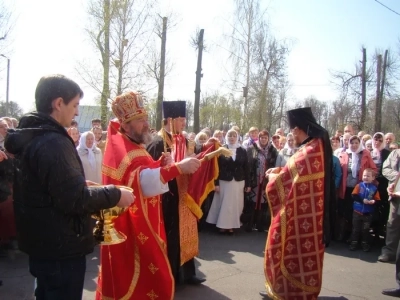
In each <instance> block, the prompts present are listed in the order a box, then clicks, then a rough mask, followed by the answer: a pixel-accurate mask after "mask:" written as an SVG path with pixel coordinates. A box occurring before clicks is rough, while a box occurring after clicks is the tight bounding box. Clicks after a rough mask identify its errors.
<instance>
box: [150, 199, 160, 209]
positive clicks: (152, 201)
mask: <svg viewBox="0 0 400 300" xmlns="http://www.w3.org/2000/svg"><path fill="white" fill-rule="evenodd" d="M149 202H150V204H151V205H153V207H155V206H156V204H157V202H158V200H157V198H156V197H152V198H151V199H150V201H149Z"/></svg>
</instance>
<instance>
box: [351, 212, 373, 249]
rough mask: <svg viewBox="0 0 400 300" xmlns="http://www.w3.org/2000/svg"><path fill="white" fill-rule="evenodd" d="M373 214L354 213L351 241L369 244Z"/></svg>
mask: <svg viewBox="0 0 400 300" xmlns="http://www.w3.org/2000/svg"><path fill="white" fill-rule="evenodd" d="M371 221H372V214H364V215H362V214H359V213H356V212H353V230H352V232H351V241H352V242H353V241H354V242H358V241H359V240H360V237H361V240H362V242H364V243H367V244H368V243H369V238H370V234H369V228H370V226H371Z"/></svg>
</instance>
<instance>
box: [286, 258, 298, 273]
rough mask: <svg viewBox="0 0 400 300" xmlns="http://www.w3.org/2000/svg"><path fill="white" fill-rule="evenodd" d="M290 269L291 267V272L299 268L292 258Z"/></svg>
mask: <svg viewBox="0 0 400 300" xmlns="http://www.w3.org/2000/svg"><path fill="white" fill-rule="evenodd" d="M287 267H288V269H290V271H291V272H293V270H295V269H296V268H297V264H296V263H294V262H293V260H291V261H290V262H289V264H288V266H287Z"/></svg>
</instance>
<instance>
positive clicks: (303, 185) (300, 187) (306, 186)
mask: <svg viewBox="0 0 400 300" xmlns="http://www.w3.org/2000/svg"><path fill="white" fill-rule="evenodd" d="M299 190H300V191H301V193H302V194H304V192H305V191H306V190H308V184H306V183H304V182H303V183H302V184H300V186H299Z"/></svg>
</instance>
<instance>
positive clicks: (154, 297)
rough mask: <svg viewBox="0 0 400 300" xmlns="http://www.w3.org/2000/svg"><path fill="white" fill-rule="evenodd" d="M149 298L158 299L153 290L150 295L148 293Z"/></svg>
mask: <svg viewBox="0 0 400 300" xmlns="http://www.w3.org/2000/svg"><path fill="white" fill-rule="evenodd" d="M147 296H149V298H150V299H151V300H154V299H156V298H158V295H157V294H156V293H155V292H154V291H153V290H151V291H150V292H149V293H147Z"/></svg>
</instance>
